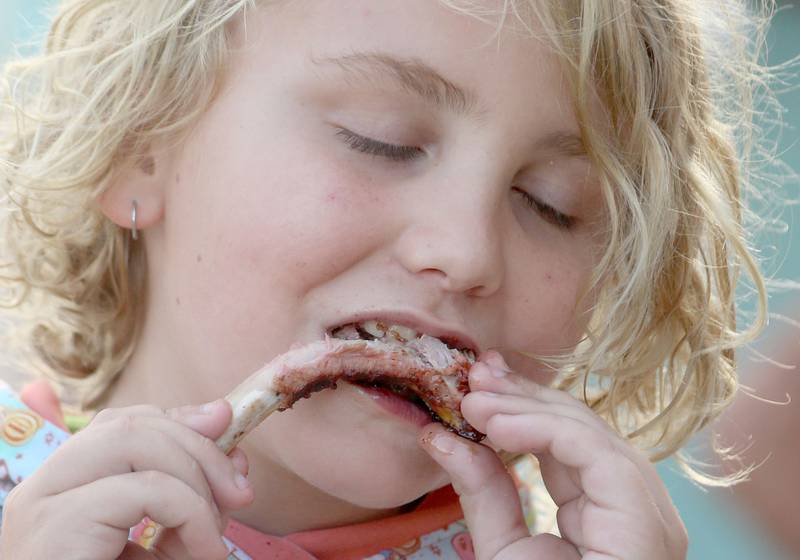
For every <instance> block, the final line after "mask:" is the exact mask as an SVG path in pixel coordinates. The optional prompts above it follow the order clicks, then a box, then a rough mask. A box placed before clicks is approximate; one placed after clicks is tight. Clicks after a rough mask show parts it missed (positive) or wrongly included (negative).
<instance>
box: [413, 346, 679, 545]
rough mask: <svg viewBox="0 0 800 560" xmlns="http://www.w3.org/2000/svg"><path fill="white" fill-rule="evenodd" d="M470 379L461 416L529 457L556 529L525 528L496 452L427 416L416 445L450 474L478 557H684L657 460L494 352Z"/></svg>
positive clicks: (495, 440) (584, 408) (495, 443)
mask: <svg viewBox="0 0 800 560" xmlns="http://www.w3.org/2000/svg"><path fill="white" fill-rule="evenodd" d="M469 383H470V388H471V391H472V392H471V393H469V394H468V395H467V396H466V397H465V398H464V401H463V402H462V404H461V411H462V413H463V414H464V417H465V418H466V419H467V421H468V422H469V423H470V424H472V425H473V426H474V427H475V428H477V429H478V430H480V431H481V432H483V433H485V434H486V435H487V438H488V440H489V441H491V443H492V445H493V446H495V447H496V448H499V449H503V450H506V451H510V452H512V453H533V454H534V455H536V457H537V458H538V459H539V463H540V468H541V472H542V478H543V480H544V483H545V486H546V487H547V491H548V492H549V493H550V496H551V497H552V498H553V500H554V501H555V503H556V505H557V506H558V515H557V520H558V528H559V531H560V532H561V538H558V537H556V536H554V535H551V534H548V533H544V534H540V535H533V536H532V535H531V534H530V532H529V530H528V528H527V527H526V525H525V521H524V519H523V517H522V506H521V503H520V500H519V495H518V493H517V489H516V487H515V486H514V482H513V480H512V478H511V476H510V475H509V473H508V471H507V470H506V467H505V466H504V465H503V463H502V462H501V461H500V459H499V457H498V456H497V454H496V453H495V452H494V451H493V450H492V449H491V448H490V447H488V446H486V445H481V444H476V443H474V442H471V441H469V440H467V439H464V438H461V437H459V436H456V435H455V434H452V433H450V432H447V431H446V430H444V428H442V427H441V426H440V425H439V424H435V425H433V424H432V425H430V426H429V427H428V429H426V430H423V432H422V433H423V435H422V437H421V440H420V441H421V445H422V446H423V448H424V449H425V450H426V451H428V453H430V455H431V456H432V457H433V458H434V460H436V462H437V463H439V464H440V465H441V466H442V468H443V469H445V470H446V471H447V472H448V474H450V478H451V481H452V483H453V488H454V489H455V491H456V492H457V493H458V495H459V497H460V500H461V507H462V509H463V511H464V517H465V519H466V522H467V525H468V526H469V528H470V533H471V536H472V541H473V545H474V547H475V556H476V558H477V559H478V560H512V559H523V558H524V559H529V558H548V559H554V560H567V559H569V560H575V559H580V558H582V559H584V560H612V559H613V560H640V559H642V558H647V559H649V560H684V559H685V558H686V552H687V547H688V538H687V535H686V529H685V527H684V525H683V522H682V521H681V519H680V517H679V515H678V512H677V510H676V509H675V506H674V505H673V504H672V501H671V500H670V497H669V494H668V493H667V490H666V488H665V487H664V484H663V483H662V482H661V479H660V478H659V476H658V473H657V472H656V470H655V468H654V467H653V465H652V464H651V463H650V461H649V460H648V459H647V458H646V457H645V456H644V455H643V454H642V453H640V452H639V451H638V450H636V449H634V448H633V447H632V446H631V445H630V444H628V443H627V442H626V441H624V440H623V439H622V438H621V437H620V436H619V435H618V434H617V433H616V432H614V431H613V430H612V429H611V427H610V426H609V425H608V424H606V423H605V422H604V421H603V420H602V419H601V418H600V417H599V416H597V415H596V414H595V413H594V412H593V411H592V410H590V409H589V407H588V406H586V405H585V404H584V403H582V402H580V401H578V400H577V399H575V398H573V397H572V396H570V395H568V394H567V393H565V392H563V391H558V390H556V389H551V388H548V387H544V386H541V385H538V384H537V383H535V382H533V381H531V380H529V379H527V378H523V377H522V376H521V375H517V374H514V373H513V372H511V371H510V370H509V369H508V366H506V364H505V362H504V361H503V358H502V357H501V356H500V354H499V353H497V352H493V351H490V352H487V353H485V354H484V355H483V356H482V357H481V360H480V361H478V362H476V363H475V364H474V365H473V366H472V369H471V371H470V376H469Z"/></svg>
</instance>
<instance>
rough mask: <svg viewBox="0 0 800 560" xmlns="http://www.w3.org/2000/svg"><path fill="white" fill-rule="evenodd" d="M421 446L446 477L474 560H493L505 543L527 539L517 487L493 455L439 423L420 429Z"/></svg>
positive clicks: (493, 453) (483, 446) (482, 446)
mask: <svg viewBox="0 0 800 560" xmlns="http://www.w3.org/2000/svg"><path fill="white" fill-rule="evenodd" d="M420 445H421V446H422V447H423V449H425V451H427V452H428V453H429V454H430V456H431V457H432V458H433V460H434V461H436V462H437V463H438V464H439V465H440V466H441V467H442V468H443V469H444V470H445V471H447V473H448V474H449V475H450V480H451V482H452V483H453V489H454V490H455V491H456V493H457V494H458V496H459V499H460V501H461V509H462V510H463V511H464V518H465V520H466V522H467V526H468V527H469V530H470V534H471V536H472V542H473V545H474V547H475V557H476V558H479V559H489V558H494V557H495V556H496V555H497V554H498V553H499V552H500V551H501V550H503V549H504V548H506V547H508V546H509V545H511V544H513V543H515V542H517V541H519V540H521V539H525V538H527V537H530V531H529V530H528V527H527V526H526V524H525V520H524V519H523V517H522V504H521V503H520V499H519V494H518V493H517V488H516V486H514V482H513V480H512V478H511V475H510V474H509V473H508V471H507V470H506V467H505V465H503V463H502V462H501V461H500V458H499V457H498V456H497V454H496V453H495V452H494V451H492V450H491V449H490V448H488V447H486V446H485V445H481V444H478V443H474V442H472V441H469V440H467V439H465V438H462V437H459V436H457V435H455V434H453V433H451V432H448V431H447V430H445V429H444V428H443V427H442V426H441V425H439V424H431V425H429V426H427V427H426V428H425V429H424V430H422V435H421V437H420Z"/></svg>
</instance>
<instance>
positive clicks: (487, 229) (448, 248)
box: [395, 180, 504, 297]
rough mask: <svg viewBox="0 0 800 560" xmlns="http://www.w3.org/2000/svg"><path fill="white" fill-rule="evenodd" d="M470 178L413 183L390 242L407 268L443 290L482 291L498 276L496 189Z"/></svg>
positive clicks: (493, 287) (493, 289)
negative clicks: (448, 183) (455, 183)
mask: <svg viewBox="0 0 800 560" xmlns="http://www.w3.org/2000/svg"><path fill="white" fill-rule="evenodd" d="M475 183H476V182H475V181H474V180H473V181H471V182H470V185H469V186H468V185H466V184H464V183H463V182H461V183H460V188H442V187H441V186H438V187H436V188H425V189H420V190H417V189H414V190H415V194H416V195H417V196H415V197H414V200H411V201H410V202H409V203H408V204H406V206H407V207H409V209H408V210H407V212H408V214H407V216H408V219H407V222H406V224H407V225H406V227H405V228H404V230H403V232H402V234H401V236H400V238H399V239H398V241H397V244H396V246H395V247H396V251H397V258H398V260H399V261H400V263H401V264H402V265H403V266H404V267H405V269H406V270H408V271H409V272H411V273H412V274H415V275H423V276H427V277H428V278H430V281H431V282H435V283H438V284H439V288H440V289H442V290H443V291H446V292H453V293H466V294H468V295H472V296H483V297H485V296H489V295H491V294H493V293H495V292H496V291H497V290H498V289H499V288H500V286H501V284H502V281H503V260H504V259H503V247H502V232H501V224H500V223H499V221H498V216H497V214H498V212H497V211H496V208H497V207H498V203H497V201H496V200H494V198H493V197H494V196H496V194H493V193H492V192H490V191H491V189H489V188H486V187H480V186H478V185H476V184H475ZM428 187H430V185H428ZM423 193H426V194H427V196H426V194H423Z"/></svg>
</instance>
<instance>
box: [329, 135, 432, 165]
mask: <svg viewBox="0 0 800 560" xmlns="http://www.w3.org/2000/svg"><path fill="white" fill-rule="evenodd" d="M336 135H337V136H341V137H342V138H344V141H345V142H346V143H347V145H348V146H350V148H351V149H353V150H356V151H358V152H361V153H364V154H370V155H373V156H381V157H385V158H387V159H390V160H392V161H409V160H412V159H417V158H419V157H421V156H423V155H425V150H423V149H422V148H417V147H416V146H398V145H397V144H388V143H386V142H380V141H378V140H373V139H372V138H367V137H366V136H361V135H360V134H356V133H355V132H351V131H349V130H347V129H346V128H339V129H338V130H337V131H336Z"/></svg>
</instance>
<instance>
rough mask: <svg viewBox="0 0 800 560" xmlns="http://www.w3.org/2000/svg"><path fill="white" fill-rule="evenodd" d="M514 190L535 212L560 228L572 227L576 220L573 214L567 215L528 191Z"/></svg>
mask: <svg viewBox="0 0 800 560" xmlns="http://www.w3.org/2000/svg"><path fill="white" fill-rule="evenodd" d="M514 190H515V191H516V192H517V193H519V194H520V195H522V199H523V200H524V201H525V204H527V205H528V206H530V207H531V208H533V210H535V211H536V213H537V214H539V215H541V216H542V217H543V218H544V219H545V220H547V221H548V222H550V223H551V224H553V225H555V226H557V227H559V228H561V229H572V228H573V227H574V226H575V223H576V222H577V221H578V220H577V218H575V217H574V216H568V215H566V214H564V213H562V212H559V211H558V210H556V209H555V208H553V207H552V206H550V205H549V204H545V203H544V202H542V201H540V200H539V199H537V198H536V197H534V196H532V195H531V194H530V193H528V192H526V191H524V190H523V189H519V188H514Z"/></svg>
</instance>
